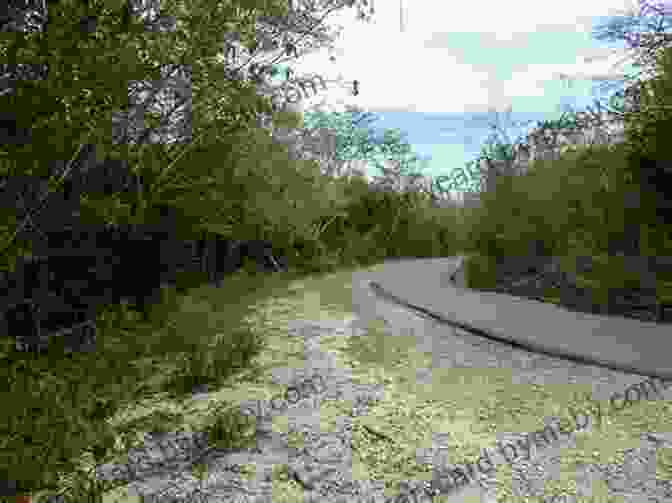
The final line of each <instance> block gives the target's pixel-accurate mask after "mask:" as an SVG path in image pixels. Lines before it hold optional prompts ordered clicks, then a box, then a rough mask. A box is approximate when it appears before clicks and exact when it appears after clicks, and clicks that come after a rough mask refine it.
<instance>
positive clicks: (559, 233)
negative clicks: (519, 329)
mask: <svg viewBox="0 0 672 503" xmlns="http://www.w3.org/2000/svg"><path fill="white" fill-rule="evenodd" d="M671 54H672V53H671V52H670V50H669V49H666V50H665V51H663V52H662V53H661V54H660V56H659V59H658V64H659V76H658V77H657V78H655V79H653V80H651V81H649V82H647V83H646V84H644V86H646V87H648V88H650V89H652V90H653V95H652V96H650V97H647V98H646V99H642V102H641V105H640V108H639V109H638V110H635V111H631V112H630V113H629V114H627V115H626V116H625V117H626V119H625V126H626V129H625V131H626V137H625V141H624V142H623V143H619V144H615V145H588V146H585V147H582V148H575V149H572V150H567V151H566V152H564V153H562V154H561V155H560V158H559V159H558V160H545V161H536V162H534V163H533V164H532V166H531V168H530V170H529V172H528V173H526V174H525V175H521V176H515V177H498V179H497V184H496V187H495V188H494V190H492V191H490V192H488V193H484V194H482V205H481V206H480V207H479V208H476V209H474V210H473V212H472V215H471V218H472V221H471V225H470V226H469V230H468V238H467V239H466V241H465V243H467V244H466V248H465V250H466V251H467V253H468V254H469V255H470V256H471V258H470V259H469V260H467V262H466V267H467V277H468V278H469V279H468V286H470V287H471V288H477V289H488V288H492V287H493V286H494V281H495V270H496V265H497V263H498V260H501V259H504V258H506V257H526V256H527V257H530V256H533V255H535V254H540V255H543V256H547V257H560V258H561V260H560V263H559V265H560V269H561V271H562V272H563V273H567V274H569V275H571V276H572V277H575V278H578V281H580V283H581V285H582V286H583V287H586V288H588V290H589V291H590V294H591V295H592V300H593V301H594V303H595V304H596V305H603V306H606V305H607V303H608V302H609V301H610V291H614V290H616V289H628V288H640V287H641V288H649V289H655V296H656V302H657V303H658V304H659V305H660V306H666V307H668V308H669V307H670V305H672V267H671V266H672V224H671V222H672V219H671V215H672V213H671V212H670V211H671V210H670V209H671V208H672V206H671V205H670V201H672V198H671V193H670V189H669V188H670V182H671V181H672V171H670V169H669V161H668V159H669V158H670V157H671V154H672V152H671V151H670V145H669V142H668V143H665V142H664V141H662V139H663V138H665V137H666V135H667V136H669V132H670V111H669V110H670V108H669V104H670V103H671V99H672V98H671V96H670V93H669V89H670V87H669V83H670V82H671V80H670V79H671V76H672V73H671V71H670V69H671V68H672V67H671V66H670V55H671ZM642 94H646V93H642ZM585 257H592V258H593V260H594V263H593V267H592V270H585V269H581V268H580V264H581V262H582V258H585ZM649 257H657V261H658V265H656V266H655V267H656V268H655V269H652V267H654V265H652V264H653V262H652V261H651V260H649ZM651 271H654V273H653V274H651ZM647 272H648V273H649V274H647ZM559 295H560V292H558V291H548V292H547V293H546V295H545V296H544V298H545V300H547V301H548V302H555V303H557V302H559Z"/></svg>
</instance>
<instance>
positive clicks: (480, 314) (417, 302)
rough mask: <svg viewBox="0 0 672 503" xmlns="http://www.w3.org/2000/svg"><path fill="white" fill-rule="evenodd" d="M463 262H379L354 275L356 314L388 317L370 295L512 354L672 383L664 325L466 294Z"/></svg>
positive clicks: (670, 344) (670, 345)
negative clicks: (460, 274)
mask: <svg viewBox="0 0 672 503" xmlns="http://www.w3.org/2000/svg"><path fill="white" fill-rule="evenodd" d="M462 260H463V258H462V257H449V258H439V259H403V260H396V261H390V262H385V263H384V264H382V265H381V266H380V267H379V269H378V270H377V272H375V273H371V272H367V273H356V274H355V276H353V287H354V286H355V285H357V287H354V288H353V304H354V305H355V309H356V311H357V314H358V315H360V316H362V317H367V318H369V319H371V318H374V319H375V318H376V317H382V318H388V317H389V313H372V312H371V309H375V308H373V307H372V306H373V305H374V304H375V303H373V302H371V299H370V291H373V293H374V294H375V296H377V297H378V298H382V299H385V300H389V301H391V302H393V303H396V304H397V305H400V306H403V307H404V308H407V309H411V310H412V311H414V312H416V313H417V314H421V315H424V316H428V317H431V318H433V319H435V320H439V321H441V322H442V323H445V324H448V325H450V326H453V327H456V328H461V329H463V330H467V331H470V332H472V333H475V334H477V335H480V336H483V337H488V338H491V339H495V340H497V341H500V342H505V343H507V344H510V345H512V346H516V347H520V348H523V349H526V350H530V351H535V352H539V353H543V354H547V355H550V356H555V357H560V358H566V359H569V360H573V361H576V362H580V363H586V364H591V365H599V366H603V367H606V368H609V369H613V370H618V371H622V372H629V373H635V374H639V375H644V376H650V377H658V378H661V379H672V358H670V355H672V330H670V326H669V325H659V324H655V323H649V322H642V321H638V320H632V319H627V318H619V317H604V316H597V315H592V314H586V313H575V312H571V311H568V310H565V309H562V308H560V307H557V306H554V305H552V304H545V303H541V302H537V301H533V300H527V299H521V298H517V297H512V296H509V295H505V294H500V293H492V292H476V291H474V290H469V289H465V288H463V287H460V286H456V284H455V283H454V282H452V281H451V279H450V277H451V275H452V274H453V273H455V272H456V270H458V268H459V264H460V263H461V261H462ZM458 284H459V282H458ZM461 284H462V285H463V284H464V283H461ZM367 288H368V289H369V290H370V291H368V292H367V291H366V290H367ZM378 310H379V311H380V308H378ZM388 321H390V320H388Z"/></svg>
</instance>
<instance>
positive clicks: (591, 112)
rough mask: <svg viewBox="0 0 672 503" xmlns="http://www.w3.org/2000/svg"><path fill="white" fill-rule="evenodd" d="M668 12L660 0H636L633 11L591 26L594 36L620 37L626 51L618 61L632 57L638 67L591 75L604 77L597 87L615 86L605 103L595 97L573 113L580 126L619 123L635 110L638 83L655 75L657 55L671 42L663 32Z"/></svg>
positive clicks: (638, 93) (612, 40) (638, 96)
mask: <svg viewBox="0 0 672 503" xmlns="http://www.w3.org/2000/svg"><path fill="white" fill-rule="evenodd" d="M671 13H672V11H670V8H669V6H666V5H665V3H664V2H658V3H656V2H652V1H648V0H639V9H638V10H637V11H635V10H634V9H630V10H627V11H623V13H622V14H621V15H618V16H612V17H610V18H609V19H608V20H607V21H606V22H605V23H604V24H602V25H600V26H598V27H597V28H595V29H594V30H593V37H594V38H595V39H596V40H601V41H608V42H616V41H621V40H622V41H624V42H625V43H626V46H627V51H628V53H629V54H628V55H627V56H625V57H624V58H623V59H622V60H621V61H619V63H623V62H626V61H628V60H630V59H632V64H633V66H634V67H637V68H641V70H640V71H639V72H637V73H635V74H630V73H626V74H624V75H623V77H622V78H617V77H604V76H599V77H596V78H593V79H591V80H593V81H604V82H603V84H602V85H601V90H604V89H605V88H608V87H611V88H617V89H618V90H617V92H616V93H614V94H612V95H611V96H610V97H609V99H608V102H607V103H606V104H605V103H603V102H602V101H601V100H598V99H597V98H595V99H594V100H593V104H594V106H593V107H591V106H588V107H587V111H586V112H583V113H581V112H580V113H578V114H577V121H578V123H579V124H580V125H582V127H587V126H588V125H598V126H602V125H604V124H611V123H622V122H623V121H624V119H625V116H626V115H628V116H631V117H632V114H637V113H638V111H639V102H640V101H641V99H640V98H641V97H640V90H641V87H640V85H639V83H640V82H644V81H647V80H648V79H651V78H653V77H655V75H656V71H657V67H656V57H657V55H659V54H660V52H661V50H663V49H664V48H666V47H670V45H672V34H671V33H666V32H665V31H666V30H668V29H669V28H670V26H671V25H672V23H671V22H672V19H671V17H670V14H671ZM593 59H599V58H593ZM563 78H564V79H566V80H567V81H568V82H570V81H571V80H572V78H571V77H570V76H567V75H563Z"/></svg>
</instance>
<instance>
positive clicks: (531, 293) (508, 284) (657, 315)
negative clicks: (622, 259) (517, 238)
mask: <svg viewBox="0 0 672 503" xmlns="http://www.w3.org/2000/svg"><path fill="white" fill-rule="evenodd" d="M593 264H594V261H593V259H592V258H591V257H581V258H580V259H577V261H576V273H575V274H572V273H567V272H565V271H563V270H562V268H561V267H560V261H559V259H558V258H557V257H524V258H516V259H508V258H507V259H505V261H503V263H502V264H501V265H498V267H497V272H496V286H495V287H494V288H488V289H487V290H488V291H494V292H498V293H506V294H509V295H514V296H516V297H523V298H527V299H534V300H539V301H542V302H549V301H550V299H549V297H550V296H552V297H553V298H554V301H555V302H556V303H557V304H558V305H560V306H561V307H563V308H565V309H568V310H570V311H576V312H582V313H590V314H598V315H607V316H622V317H625V318H632V319H637V320H640V321H650V322H654V323H672V304H665V303H659V302H657V301H656V292H655V289H653V288H649V289H645V288H628V289H625V288H623V289H614V290H611V291H610V300H609V303H608V304H607V305H604V304H599V303H596V302H595V301H594V300H593V297H592V295H591V291H590V289H589V288H586V287H582V286H579V281H578V280H577V274H583V273H590V272H591V271H592V268H593ZM670 266H671V264H670V263H669V259H667V260H662V259H661V260H658V261H656V262H655V263H654V264H652V265H651V273H652V274H653V275H656V274H661V273H662V272H663V271H665V272H669V270H670ZM633 267H634V266H633ZM549 292H556V294H555V295H553V294H549Z"/></svg>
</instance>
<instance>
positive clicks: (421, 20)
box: [292, 0, 632, 112]
mask: <svg viewBox="0 0 672 503" xmlns="http://www.w3.org/2000/svg"><path fill="white" fill-rule="evenodd" d="M626 1H627V0H616V1H614V0H611V1H607V0H590V1H585V0H565V1H563V2H550V3H547V2H544V3H539V2H538V1H537V0H515V1H509V2H496V1H491V2H487V3H486V4H484V3H483V2H446V1H445V0H413V1H412V2H411V1H410V0H399V1H396V0H395V1H389V0H385V1H382V0H377V1H375V2H374V8H375V14H374V16H373V21H372V22H371V23H365V22H362V21H359V20H357V19H356V10H355V9H344V10H342V11H340V12H337V13H334V14H332V15H330V16H329V17H327V18H326V21H325V22H326V23H327V24H328V25H330V26H342V27H343V31H342V35H341V37H340V39H338V40H337V41H336V42H335V44H334V45H335V47H336V51H335V52H333V54H334V55H335V56H336V58H337V59H336V62H335V63H332V62H331V61H330V60H329V55H331V54H332V53H330V52H329V51H327V50H326V49H324V50H321V51H318V52H316V53H313V54H310V55H308V56H306V57H304V58H302V60H300V61H297V62H295V63H292V66H293V67H294V68H295V70H296V71H297V73H298V74H305V73H308V74H311V73H316V74H318V75H322V76H324V77H325V78H327V79H328V80H331V81H332V82H333V81H334V80H336V79H343V81H344V85H342V86H337V85H334V84H333V83H332V84H328V85H329V87H330V89H329V90H328V91H321V92H320V93H319V95H318V96H315V97H314V98H311V99H307V100H306V101H305V102H304V103H303V104H302V105H303V108H304V109H308V108H311V107H313V106H314V105H316V104H317V103H319V102H320V101H325V102H327V103H330V104H331V105H332V109H334V110H339V109H342V106H343V104H344V103H349V104H356V105H359V106H362V107H364V108H366V109H370V110H372V109H378V110H381V109H382V110H384V109H387V110H394V109H396V110H409V111H419V112H464V111H470V110H487V108H488V107H493V106H494V107H495V108H497V109H503V108H505V107H506V106H508V105H509V104H510V103H511V100H512V98H514V97H516V96H520V97H531V96H543V94H544V83H545V82H547V81H549V80H558V79H560V76H561V75H568V76H570V77H573V78H587V77H591V76H610V75H622V74H623V71H622V69H620V73H619V68H618V67H617V68H616V69H614V68H612V66H613V65H614V64H615V63H617V61H618V58H619V57H621V58H622V57H623V54H624V52H623V51H617V52H616V53H614V54H611V55H610V54H609V53H608V51H606V50H601V49H591V50H590V51H585V52H584V53H581V54H577V55H576V58H577V59H576V62H574V63H571V64H552V63H549V64H531V65H529V66H528V67H527V68H525V69H521V70H520V71H515V72H513V74H512V76H511V78H509V79H507V80H501V79H500V77H499V76H496V70H497V64H498V61H496V60H493V62H492V64H491V65H487V66H486V65H483V64H479V65H472V64H470V63H469V60H468V55H464V54H463V51H461V52H459V53H458V52H455V50H454V49H451V48H448V47H440V46H437V45H438V43H429V41H434V40H440V39H441V37H442V36H444V37H445V34H451V33H460V32H463V33H464V32H471V33H481V34H484V37H483V43H484V44H485V45H486V46H488V47H489V46H493V47H497V48H498V49H500V50H501V48H502V47H506V48H507V49H508V48H510V49H511V50H512V51H515V50H516V47H521V46H523V47H524V46H525V44H526V40H525V37H526V36H527V34H530V33H533V32H536V31H537V30H545V31H551V32H554V33H562V32H569V33H571V32H576V31H584V32H585V31H589V30H590V29H591V28H592V26H591V17H592V16H605V15H616V14H619V13H622V12H624V10H627V9H628V8H629V7H631V5H632V4H631V3H625V2H626ZM400 2H402V5H403V10H404V20H405V31H404V32H401V31H400V19H399V3H400ZM619 2H620V3H619ZM486 34H487V35H486ZM549 51H552V48H549ZM500 54H501V52H500ZM603 56H607V57H606V59H600V57H603ZM595 57H597V58H598V59H594V60H592V61H586V58H595ZM353 79H357V80H359V81H360V95H359V96H357V97H354V96H352V95H351V94H350V91H351V86H352V81H353Z"/></svg>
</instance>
